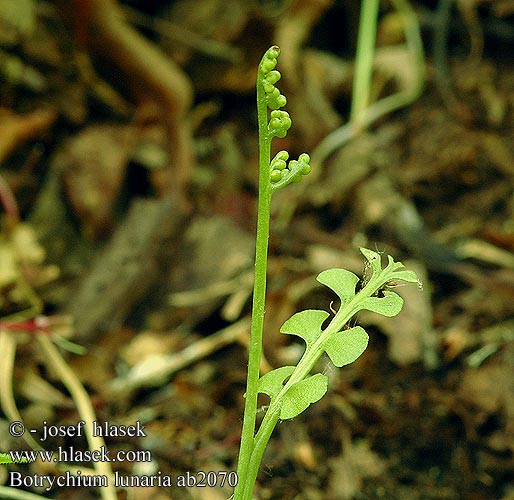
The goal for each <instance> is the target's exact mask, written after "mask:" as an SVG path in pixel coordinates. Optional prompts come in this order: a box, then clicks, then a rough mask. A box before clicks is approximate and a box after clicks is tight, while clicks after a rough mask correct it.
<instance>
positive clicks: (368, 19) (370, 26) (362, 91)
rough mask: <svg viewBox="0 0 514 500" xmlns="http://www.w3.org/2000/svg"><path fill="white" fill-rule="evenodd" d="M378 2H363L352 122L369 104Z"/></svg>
mask: <svg viewBox="0 0 514 500" xmlns="http://www.w3.org/2000/svg"><path fill="white" fill-rule="evenodd" d="M378 3H379V2H378V0H364V1H363V2H362V8H361V14H360V20H359V38H358V41H357V55H356V60H355V77H354V79H353V88H352V108H351V114H350V122H355V121H359V120H360V119H361V115H362V113H363V112H364V110H365V109H366V108H367V107H368V105H369V97H370V87H371V74H372V71H373V57H374V54H375V40H376V33H377V15H378Z"/></svg>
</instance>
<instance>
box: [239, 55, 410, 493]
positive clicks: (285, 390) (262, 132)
mask: <svg viewBox="0 0 514 500" xmlns="http://www.w3.org/2000/svg"><path fill="white" fill-rule="evenodd" d="M279 54H280V49H279V47H277V46H273V47H271V48H270V49H268V50H267V51H266V53H265V54H264V56H263V58H262V60H261V62H260V64H259V69H258V75H257V111H258V125H259V201H258V215H257V237H256V252H255V278H254V290H253V304H252V323H251V331H250V347H249V358H248V374H247V388H246V394H245V409H244V417H243V429H242V434H241V445H240V452H239V460H238V467H237V474H238V480H239V482H238V484H237V486H236V488H235V491H234V495H233V498H234V500H251V499H252V494H253V490H254V485H255V481H256V479H257V473H258V471H259V467H260V464H261V460H262V456H263V453H264V450H265V448H266V445H267V443H268V441H269V439H270V436H271V434H272V432H273V429H274V428H275V426H276V425H277V423H278V421H279V420H288V419H291V418H294V417H296V416H298V415H299V414H300V413H302V412H303V411H304V410H305V409H307V408H308V406H309V405H310V404H312V403H315V402H316V401H318V400H319V399H321V398H322V397H323V395H324V394H325V393H326V392H327V388H328V378H327V376H326V375H324V374H322V373H315V374H312V371H313V369H314V367H315V365H316V363H317V361H318V360H319V359H320V357H321V356H322V355H323V354H324V353H326V354H327V355H328V357H329V358H330V360H331V361H332V363H333V364H334V365H335V366H337V367H341V366H344V365H347V364H349V363H352V362H353V361H355V360H356V359H357V358H358V357H359V356H360V355H361V354H362V353H363V352H364V350H365V349H366V347H367V345H368V335H367V333H366V332H365V330H364V329H363V328H362V327H360V326H354V327H353V328H350V327H348V324H349V321H350V319H351V318H352V317H353V316H355V314H357V313H358V312H359V311H361V310H364V309H366V310H369V311H373V312H376V313H379V314H382V315H384V316H389V317H390V316H395V315H397V314H398V313H399V312H400V310H401V309H402V306H403V299H402V298H401V297H400V296H399V295H398V294H397V293H395V292H394V291H392V290H391V288H392V287H393V286H395V285H396V284H397V283H398V282H399V281H405V282H407V283H418V284H419V281H418V277H417V276H416V273H415V272H414V271H410V270H407V269H405V267H404V266H403V264H401V263H400V262H395V261H394V260H393V258H392V257H391V256H388V262H387V265H386V266H385V267H382V259H381V256H380V255H379V254H378V253H377V252H374V251H372V250H368V249H366V248H361V249H360V250H361V253H362V254H363V256H364V258H365V260H366V268H365V269H366V273H365V276H364V280H363V283H362V286H361V287H360V289H359V290H357V284H358V283H359V281H360V280H359V278H358V276H357V275H355V274H354V273H352V272H350V271H346V270H345V269H330V270H328V271H323V272H322V273H321V274H319V275H318V277H317V280H318V281H319V282H320V283H321V284H323V285H326V286H328V287H329V288H331V289H332V290H333V291H334V292H335V293H336V294H337V296H338V297H339V299H340V304H339V309H338V311H337V312H335V314H334V316H333V317H332V319H331V321H330V322H329V323H328V325H327V326H324V325H325V323H326V321H327V320H328V318H329V316H330V314H329V313H328V312H326V311H321V310H306V311H302V312H298V313H296V314H294V315H293V316H292V317H291V318H289V319H288V320H287V321H286V322H285V323H284V324H283V325H282V328H281V329H280V332H281V333H284V334H289V335H296V336H298V337H301V338H302V339H303V340H304V341H305V344H306V347H305V352H304V354H303V356H302V357H301V359H300V361H299V362H298V364H297V365H296V366H282V367H280V368H277V369H275V370H272V371H270V372H268V373H266V374H264V375H263V376H260V372H259V366H260V361H261V353H262V335H263V326H264V311H265V297H266V270H267V258H268V238H269V233H270V209H271V198H272V195H273V193H274V192H275V191H277V190H278V189H282V188H283V187H285V186H287V185H288V184H291V183H292V182H299V181H300V180H301V178H302V177H303V176H304V175H306V174H308V173H309V172H310V168H311V167H310V164H309V162H310V158H309V155H307V154H305V153H304V154H301V155H300V156H299V158H298V160H290V161H288V160H289V154H288V153H287V151H280V152H279V153H277V154H276V155H275V157H274V158H273V159H270V158H271V141H272V140H273V138H275V137H278V138H284V137H285V136H286V134H287V131H288V130H289V128H290V127H291V118H290V116H289V114H288V113H287V112H286V111H283V110H281V109H280V108H282V107H284V106H285V104H286V102H287V100H286V98H285V96H284V95H282V94H281V93H280V90H279V89H278V88H277V87H276V83H277V82H278V81H279V80H280V78H281V75H280V73H279V72H278V71H277V70H276V69H275V67H276V65H277V59H278V56H279ZM259 393H262V394H265V395H267V396H268V397H269V399H270V403H269V406H268V408H267V410H266V413H265V415H264V417H263V419H262V421H261V423H260V425H259V427H258V429H257V431H256V420H257V418H256V415H257V398H258V394H259Z"/></svg>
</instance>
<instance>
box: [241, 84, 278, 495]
mask: <svg viewBox="0 0 514 500" xmlns="http://www.w3.org/2000/svg"><path fill="white" fill-rule="evenodd" d="M257 112H258V122H259V202H258V212H257V237H256V243H255V278H254V286H253V305H252V323H251V327H250V348H249V356H248V375H247V384H246V400H245V409H244V417H243V429H242V433H241V446H240V450H239V460H238V467H237V475H238V478H239V483H238V485H237V487H236V489H235V491H234V500H243V499H245V500H246V499H247V498H249V499H251V492H252V491H253V485H254V483H255V479H254V480H253V481H250V480H249V478H248V469H249V466H250V461H251V457H252V452H253V449H254V436H255V420H256V415H257V396H258V385H259V368H260V362H261V353H262V332H263V327H264V312H265V299H266V271H267V266H268V239H269V230H270V206H271V183H270V170H269V169H270V160H271V136H270V134H269V131H268V111H267V103H266V96H265V93H264V88H263V86H262V83H261V81H260V79H257ZM259 463H260V462H259ZM257 467H258V465H257ZM247 490H249V491H250V496H249V497H248V496H247V495H245V493H244V492H246V491H247Z"/></svg>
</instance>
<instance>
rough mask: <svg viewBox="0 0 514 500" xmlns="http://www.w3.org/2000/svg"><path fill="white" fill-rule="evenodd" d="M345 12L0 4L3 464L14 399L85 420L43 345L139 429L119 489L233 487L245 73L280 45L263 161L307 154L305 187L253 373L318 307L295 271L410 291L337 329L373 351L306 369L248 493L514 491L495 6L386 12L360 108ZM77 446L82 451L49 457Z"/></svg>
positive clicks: (278, 251)
mask: <svg viewBox="0 0 514 500" xmlns="http://www.w3.org/2000/svg"><path fill="white" fill-rule="evenodd" d="M360 12H361V2H359V1H356V0H311V1H308V0H282V1H281V0H275V1H273V0H223V1H222V0H176V1H136V0H133V1H129V0H127V1H125V2H115V1H114V0H105V1H101V0H72V1H68V2H66V1H57V0H56V1H55V2H47V1H38V0H0V81H1V86H0V165H1V167H0V203H1V204H2V207H3V209H2V212H1V226H0V231H1V232H0V315H1V319H0V335H1V336H2V339H3V340H2V341H3V342H4V343H3V344H1V345H3V346H6V345H9V346H10V348H9V349H5V348H4V350H3V351H2V352H0V364H2V365H3V366H2V369H1V371H2V374H1V376H0V431H1V432H0V450H2V451H5V450H10V449H17V448H21V449H26V447H27V445H26V444H25V443H23V442H22V441H20V440H19V439H14V438H12V437H10V436H9V434H8V432H7V427H8V424H9V421H11V420H12V419H13V418H12V417H13V415H14V414H13V410H12V405H11V404H10V403H9V402H15V404H16V406H17V408H18V410H19V412H20V414H21V416H22V417H23V419H24V421H26V423H27V426H29V425H32V426H35V427H40V426H41V422H42V421H43V420H46V421H47V422H48V423H51V424H54V425H72V424H74V423H76V422H77V421H78V420H80V415H79V414H78V413H77V410H76V407H75V405H74V403H73V401H72V399H71V398H70V396H69V395H68V393H67V391H66V388H65V386H64V385H63V382H62V380H60V378H59V376H58V374H57V373H56V372H55V370H54V369H53V367H52V363H51V362H50V361H49V360H48V359H47V358H45V356H44V355H42V353H41V351H40V350H39V349H38V348H37V344H36V342H35V338H34V337H35V336H36V335H39V334H41V333H43V334H46V335H50V336H51V337H52V338H54V339H57V340H59V341H60V345H64V346H65V347H67V348H68V349H71V350H72V351H75V352H68V351H66V350H63V351H62V353H63V355H64V356H65V357H66V359H67V362H68V363H69V364H70V366H71V367H72V369H73V372H74V374H75V375H76V376H77V377H78V378H79V379H80V381H81V382H82V383H83V384H84V386H85V387H86V389H87V391H88V393H89V396H90V398H91V400H92V402H93V404H94V407H95V410H96V412H97V416H98V418H99V419H101V420H108V421H109V422H112V423H117V424H120V425H121V424H126V425H130V424H131V423H134V422H135V421H141V422H143V423H144V424H145V425H146V429H147V434H148V435H147V437H146V438H139V439H136V438H134V439H126V438H123V439H122V438H108V439H107V445H108V447H109V449H111V450H113V451H116V450H148V451H150V452H151V455H152V461H151V462H146V463H143V462H137V461H136V462H133V463H127V462H125V463H117V464H112V465H113V468H114V469H115V470H118V471H120V472H121V473H123V474H126V475H130V474H132V475H134V474H156V473H157V471H161V472H162V473H163V474H170V475H172V476H173V477H176V476H177V475H179V474H183V473H185V472H186V471H190V472H195V471H209V470H212V471H219V470H226V471H231V470H235V467H236V457H237V453H238V443H239V436H240V426H241V419H242V409H243V397H242V395H243V392H244V385H245V380H246V349H247V344H248V324H249V315H250V302H251V291H252V269H253V253H254V247H253V245H254V230H255V229H254V228H255V222H256V200H257V180H258V179H257V175H258V167H257V165H258V136H257V116H256V107H255V78H256V71H257V65H258V63H259V61H260V58H261V57H262V54H263V53H264V51H265V50H266V49H267V48H268V47H269V46H271V45H273V44H276V45H279V46H280V48H281V51H282V53H281V56H280V59H279V64H278V67H277V69H279V70H280V71H281V73H282V80H281V81H280V82H279V84H278V87H279V88H280V90H281V92H282V93H283V94H285V95H286V97H287V99H288V104H287V106H286V108H285V109H287V110H288V112H289V113H290V115H291V117H292V120H293V126H292V128H291V130H290V131H289V133H288V135H287V137H286V138H285V139H283V140H275V142H274V144H273V147H274V148H275V149H276V150H277V151H278V150H279V149H287V150H288V151H289V152H290V153H291V156H292V157H294V158H296V157H297V156H298V155H299V154H300V153H302V152H304V151H306V152H308V153H309V154H311V156H312V173H311V174H310V176H309V177H308V178H306V179H305V180H304V181H303V182H302V184H300V185H298V186H296V185H295V186H294V187H291V188H288V189H286V190H283V191H280V192H279V193H277V195H276V196H275V197H274V200H273V207H272V209H273V221H272V235H271V239H270V262H269V288H268V303H267V307H266V332H265V340H264V342H265V345H264V357H265V359H264V360H263V367H262V369H263V371H266V370H269V369H271V368H275V367H278V366H282V365H284V364H295V363H296V362H297V360H298V359H299V357H300V356H301V354H302V352H303V351H302V350H303V346H302V345H301V344H300V343H299V342H296V340H295V339H291V338H289V337H290V336H284V335H279V333H278V331H279V329H280V326H281V324H282V323H283V322H284V321H285V320H286V319H287V318H288V317H289V316H290V315H291V314H293V313H294V312H296V311H298V310H301V309H304V308H319V309H325V310H330V307H332V305H331V302H332V301H333V300H335V299H334V297H332V296H331V295H330V291H328V290H325V289H323V288H322V287H320V286H318V284H317V282H316V281H315V276H316V275H317V273H319V272H320V271H322V270H325V269H328V268H332V267H343V268H346V269H350V270H352V271H353V272H355V273H356V274H358V275H359V276H362V275H363V273H364V261H363V258H362V256H361V255H360V254H359V251H358V248H359V247H361V246H365V247H369V248H371V249H372V250H375V251H378V252H380V253H383V254H390V255H393V256H394V258H395V260H401V261H402V262H404V263H405V264H406V266H407V267H409V268H411V269H415V270H416V272H417V273H418V275H419V276H420V278H421V280H422V282H423V288H422V289H419V288H418V287H416V286H415V285H408V286H401V287H400V286H398V287H395V291H397V292H398V293H399V294H400V295H402V296H403V297H404V299H405V306H404V310H403V311H402V313H401V314H400V315H399V316H398V317H396V318H388V319H385V318H382V317H378V316H377V315H374V314H371V313H370V314H363V313H362V314H360V315H359V317H358V318H356V321H357V322H358V323H360V324H362V325H365V326H366V328H367V331H368V332H369V333H370V345H369V347H368V349H367V351H366V352H365V353H364V355H363V356H362V357H361V358H360V359H359V360H358V361H357V362H356V363H354V364H352V365H350V366H348V367H344V368H343V369H336V368H334V367H333V366H331V365H330V363H329V360H328V358H327V359H324V360H323V361H322V362H320V365H319V367H318V369H319V371H323V372H324V373H326V374H327V375H329V378H330V384H329V392H328V394H327V396H326V397H325V398H323V399H322V400H321V401H320V402H318V403H316V404H314V405H312V407H311V408H310V409H309V410H308V411H307V412H305V413H303V414H301V415H300V416H299V417H297V418H295V419H294V420H292V421H288V422H284V423H282V424H281V425H279V426H278V427H277V429H276V431H275V433H274V435H273V437H272V440H271V442H270V445H269V447H268V450H267V452H266V454H265V457H264V462H263V467H262V471H261V474H260V476H259V479H258V485H257V489H256V493H255V498H256V499H259V500H268V499H269V500H293V499H294V500H322V499H326V500H350V499H356V500H360V499H379V498H384V499H386V500H402V499H409V500H417V499H419V500H443V499H452V500H456V499H462V500H490V499H501V500H513V499H514V397H513V394H514V345H513V340H514V305H513V304H514V254H513V250H514V191H513V188H514V146H513V144H514V141H513V139H514V65H513V62H512V60H513V54H514V1H512V0H496V1H495V0H455V1H452V0H439V1H435V0H434V1H428V0H427V1H421V0H415V1H411V2H407V1H399V0H397V1H395V2H392V1H385V0H384V1H381V2H380V4H379V11H378V16H377V19H374V18H370V19H366V20H365V22H366V23H368V25H369V26H370V27H371V30H372V32H374V33H375V35H376V50H375V51H374V53H370V54H367V57H369V58H371V60H372V73H371V78H370V80H369V81H368V84H369V85H368V89H367V93H368V96H369V101H368V102H367V104H366V106H364V109H363V110H362V113H361V114H360V115H358V116H354V115H353V114H352V87H353V86H354V76H355V68H356V62H357V61H356V51H357V43H358V39H359V16H360ZM416 41H421V45H420V44H418V45H417V44H416ZM354 92H355V90H353V93H354ZM384 258H385V257H384ZM284 337H287V338H284ZM70 342H72V343H73V345H71V344H70ZM2 356H3V357H4V359H3V360H2ZM14 356H15V358H14ZM9 395H11V396H12V397H11V398H10V397H9ZM262 404H263V405H265V404H266V400H265V398H263V401H262ZM262 413H263V412H262ZM70 444H73V445H75V446H76V447H79V448H80V447H83V448H86V447H87V444H86V443H85V441H80V439H79V440H75V441H73V440H70V439H64V438H57V437H56V438H54V439H53V440H49V442H47V443H45V447H47V448H48V449H56V448H57V447H58V446H64V445H70ZM10 467H11V470H23V471H25V473H27V474H28V473H29V472H28V471H31V472H30V473H32V474H35V473H41V467H42V466H41V464H37V463H36V464H31V465H30V466H28V465H27V466H22V465H17V466H10ZM46 467H48V465H47V466H46ZM8 470H9V469H8V468H6V467H3V468H1V469H0V482H1V483H2V484H7V471H8ZM52 473H55V471H53V472H52ZM29 490H30V491H32V492H33V493H40V494H42V496H43V497H44V498H55V499H67V498H77V495H79V497H80V498H82V499H87V498H99V495H100V493H99V492H98V491H95V490H94V489H92V490H90V491H87V490H85V489H81V490H76V489H73V488H57V489H54V490H52V491H50V492H44V491H43V490H41V489H40V490H38V489H37V488H33V489H30V488H29ZM230 494H231V489H230V488H228V487H224V488H197V489H195V488H178V487H172V488H148V489H144V488H138V489H130V488H128V489H126V490H122V491H120V492H119V498H120V499H122V498H123V499H125V498H126V499H138V500H146V499H148V500H150V499H155V500H157V499H158V500H171V499H173V500H176V499H178V500H181V499H204V500H221V499H226V498H228V497H229V496H230Z"/></svg>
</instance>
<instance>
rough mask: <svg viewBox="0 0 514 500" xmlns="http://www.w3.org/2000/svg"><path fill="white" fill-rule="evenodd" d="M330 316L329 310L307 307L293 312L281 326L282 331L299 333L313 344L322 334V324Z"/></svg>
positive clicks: (308, 342) (309, 343)
mask: <svg viewBox="0 0 514 500" xmlns="http://www.w3.org/2000/svg"><path fill="white" fill-rule="evenodd" d="M328 317H329V314H328V312H326V311H320V310H317V309H307V310H305V311H300V312H297V313H295V314H293V315H292V316H291V317H290V318H289V319H288V320H287V321H286V322H285V323H284V324H283V325H282V327H281V328H280V333H285V334H288V335H297V336H298V337H301V338H302V339H303V340H305V343H306V344H307V347H309V346H311V345H312V343H313V342H315V341H316V340H317V339H318V338H319V336H320V335H321V325H322V324H323V322H324V321H325V320H326V319H327V318H328Z"/></svg>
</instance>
